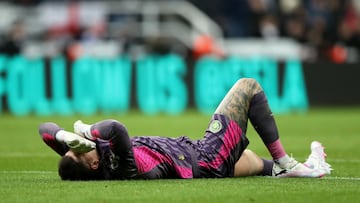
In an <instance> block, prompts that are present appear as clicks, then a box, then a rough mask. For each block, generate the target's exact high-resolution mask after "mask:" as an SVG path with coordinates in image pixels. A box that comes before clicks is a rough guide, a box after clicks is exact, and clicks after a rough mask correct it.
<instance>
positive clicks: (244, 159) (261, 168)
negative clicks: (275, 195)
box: [234, 149, 273, 177]
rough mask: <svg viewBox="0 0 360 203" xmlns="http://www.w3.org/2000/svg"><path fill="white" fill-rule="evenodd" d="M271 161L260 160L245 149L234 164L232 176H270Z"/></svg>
mask: <svg viewBox="0 0 360 203" xmlns="http://www.w3.org/2000/svg"><path fill="white" fill-rule="evenodd" d="M272 167H273V161H269V160H264V159H262V158H260V157H259V156H258V155H257V154H255V153H254V152H253V151H251V150H249V149H246V150H244V152H243V153H242V154H241V157H240V159H239V160H238V161H237V162H236V164H235V169H234V176H235V177H244V176H255V175H264V176H271V175H272Z"/></svg>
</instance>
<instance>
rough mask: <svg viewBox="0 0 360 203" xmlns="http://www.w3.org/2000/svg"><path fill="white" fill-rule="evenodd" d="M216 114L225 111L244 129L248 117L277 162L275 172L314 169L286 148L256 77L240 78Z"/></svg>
mask: <svg viewBox="0 0 360 203" xmlns="http://www.w3.org/2000/svg"><path fill="white" fill-rule="evenodd" d="M215 114H222V115H226V116H227V117H229V118H230V119H231V120H234V121H236V122H237V124H238V125H239V126H240V127H241V129H242V131H243V132H244V133H245V132H246V129H247V121H248V119H249V120H250V122H251V123H252V125H253V126H254V128H255V130H256V131H257V133H258V134H259V136H260V137H261V139H262V141H263V143H264V144H265V146H266V147H267V149H268V151H269V152H270V154H271V156H272V158H273V160H274V161H275V163H276V164H274V171H275V173H276V174H283V173H287V174H290V173H289V172H290V171H292V170H291V169H296V170H297V171H298V170H304V171H305V173H311V172H310V171H307V168H306V167H305V166H304V165H303V164H300V163H299V162H297V161H296V160H294V159H293V158H291V157H289V156H288V155H287V153H286V152H285V149H284V147H283V145H282V143H281V142H280V139H279V133H278V129H277V125H276V122H275V119H274V117H273V114H272V112H271V110H270V107H269V104H268V100H267V97H266V95H265V93H264V91H263V89H262V87H261V86H260V84H259V83H258V82H257V81H256V80H254V79H249V78H243V79H240V80H238V81H237V82H236V83H235V84H234V86H233V87H232V88H231V89H230V91H229V92H228V94H227V95H226V96H225V97H224V99H223V100H222V102H221V103H220V105H219V106H218V108H217V109H216V111H215ZM276 167H277V168H276ZM297 174H298V173H295V174H290V175H294V176H296V175H297ZM303 174H304V173H301V175H299V176H303ZM309 176H314V174H309Z"/></svg>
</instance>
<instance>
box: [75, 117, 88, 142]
mask: <svg viewBox="0 0 360 203" xmlns="http://www.w3.org/2000/svg"><path fill="white" fill-rule="evenodd" d="M90 127H91V125H88V124H85V123H83V122H82V121H81V120H77V121H76V122H75V123H74V132H75V133H76V134H78V135H80V136H82V137H86V138H88V139H90V140H92V138H93V137H92V135H91V130H90Z"/></svg>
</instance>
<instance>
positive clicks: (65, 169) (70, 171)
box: [58, 156, 102, 180]
mask: <svg viewBox="0 0 360 203" xmlns="http://www.w3.org/2000/svg"><path fill="white" fill-rule="evenodd" d="M58 173H59V176H60V177H61V179H62V180H99V179H101V177H102V173H101V167H100V166H99V168H98V169H96V170H93V169H90V168H87V167H86V166H84V165H83V164H82V163H80V162H76V161H75V160H74V159H73V158H71V157H69V156H63V157H62V158H61V159H60V161H59V169H58Z"/></svg>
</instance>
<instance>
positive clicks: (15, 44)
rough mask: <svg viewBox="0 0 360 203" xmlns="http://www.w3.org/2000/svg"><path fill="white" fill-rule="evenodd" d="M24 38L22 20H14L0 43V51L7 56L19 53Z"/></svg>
mask: <svg viewBox="0 0 360 203" xmlns="http://www.w3.org/2000/svg"><path fill="white" fill-rule="evenodd" d="M24 39H25V25H24V22H23V21H22V20H16V21H15V22H14V23H13V24H12V25H11V28H10V30H9V32H8V34H7V35H6V36H4V40H3V42H2V43H1V44H0V53H1V54H5V55H8V56H14V55H17V54H20V53H21V49H22V45H23V42H24Z"/></svg>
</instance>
